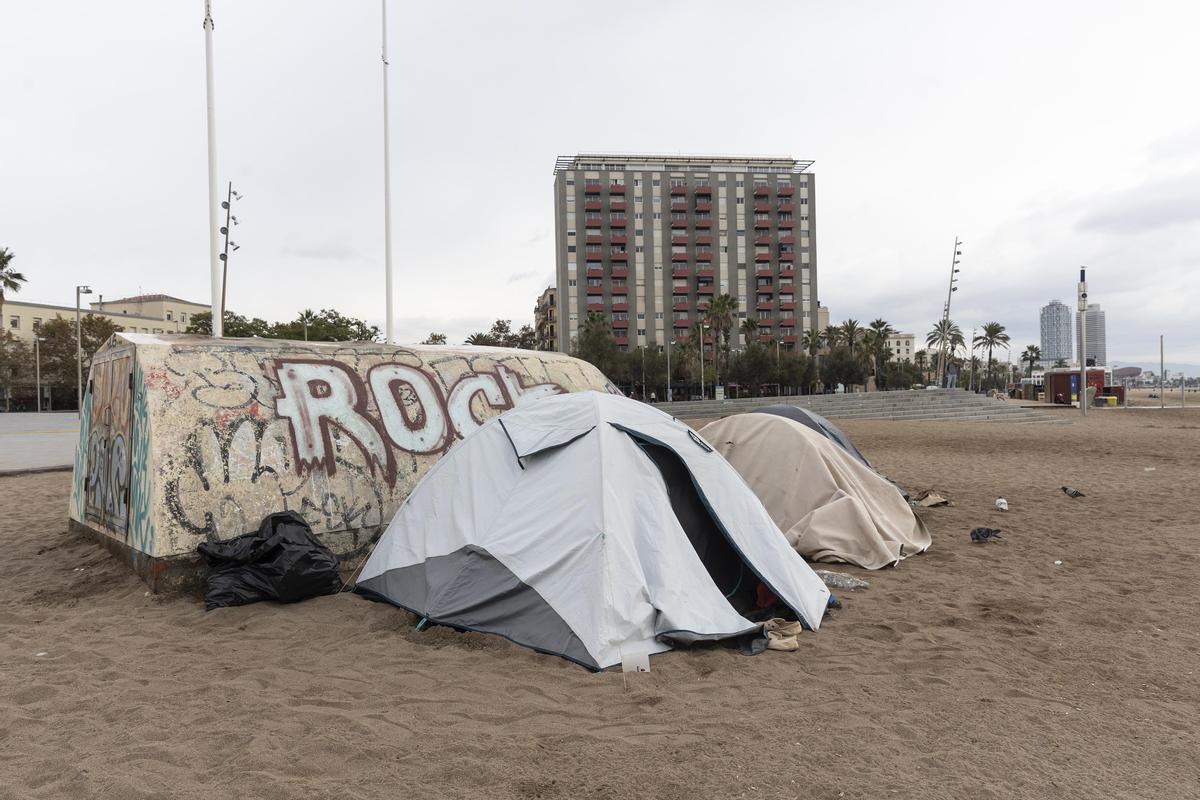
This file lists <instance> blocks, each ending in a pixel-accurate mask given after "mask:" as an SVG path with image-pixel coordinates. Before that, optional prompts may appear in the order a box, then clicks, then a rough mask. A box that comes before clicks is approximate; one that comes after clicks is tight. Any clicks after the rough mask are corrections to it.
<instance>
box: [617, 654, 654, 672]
mask: <svg viewBox="0 0 1200 800" xmlns="http://www.w3.org/2000/svg"><path fill="white" fill-rule="evenodd" d="M649 671H650V654H649V653H626V654H625V655H623V656H621V672H649Z"/></svg>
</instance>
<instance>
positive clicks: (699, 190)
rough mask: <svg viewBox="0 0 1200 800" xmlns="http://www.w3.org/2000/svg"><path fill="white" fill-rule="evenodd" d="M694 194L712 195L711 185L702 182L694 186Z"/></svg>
mask: <svg viewBox="0 0 1200 800" xmlns="http://www.w3.org/2000/svg"><path fill="white" fill-rule="evenodd" d="M696 194H699V195H706V196H711V195H712V186H711V185H710V184H707V183H702V184H700V185H699V186H697V187H696Z"/></svg>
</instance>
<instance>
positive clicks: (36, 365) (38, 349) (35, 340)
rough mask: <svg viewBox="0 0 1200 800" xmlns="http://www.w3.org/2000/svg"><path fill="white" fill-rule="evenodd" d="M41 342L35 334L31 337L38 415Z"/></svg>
mask: <svg viewBox="0 0 1200 800" xmlns="http://www.w3.org/2000/svg"><path fill="white" fill-rule="evenodd" d="M41 341H42V337H40V336H38V335H37V334H36V333H35V334H34V336H33V364H34V367H33V371H34V379H33V380H34V384H35V385H36V386H37V410H38V413H39V414H40V413H42V348H41V347H40V346H39V345H40V344H41Z"/></svg>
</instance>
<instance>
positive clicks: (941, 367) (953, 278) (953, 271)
mask: <svg viewBox="0 0 1200 800" xmlns="http://www.w3.org/2000/svg"><path fill="white" fill-rule="evenodd" d="M961 248H962V242H961V241H959V239H958V237H957V236H955V237H954V258H952V259H950V287H949V288H948V289H947V290H946V305H945V307H944V308H943V309H942V321H943V322H944V323H945V324H944V325H943V328H944V330H943V334H944V338H943V340H942V346H941V348H940V349H939V350H938V386H941V385H942V384H943V383H945V382H946V348H947V347H948V346H949V344H950V342H949V335H950V330H949V329H950V298H952V297H953V296H954V293H955V292H957V291H958V287H957V286H955V284H956V283H958V277H957V276H958V271H959V270H958V257H959V256H961V255H962V249H961Z"/></svg>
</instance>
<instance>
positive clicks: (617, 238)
mask: <svg viewBox="0 0 1200 800" xmlns="http://www.w3.org/2000/svg"><path fill="white" fill-rule="evenodd" d="M626 241H627V240H626V238H625V232H624V231H621V232H620V233H613V235H612V236H609V237H608V243H609V244H625V242H626Z"/></svg>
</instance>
